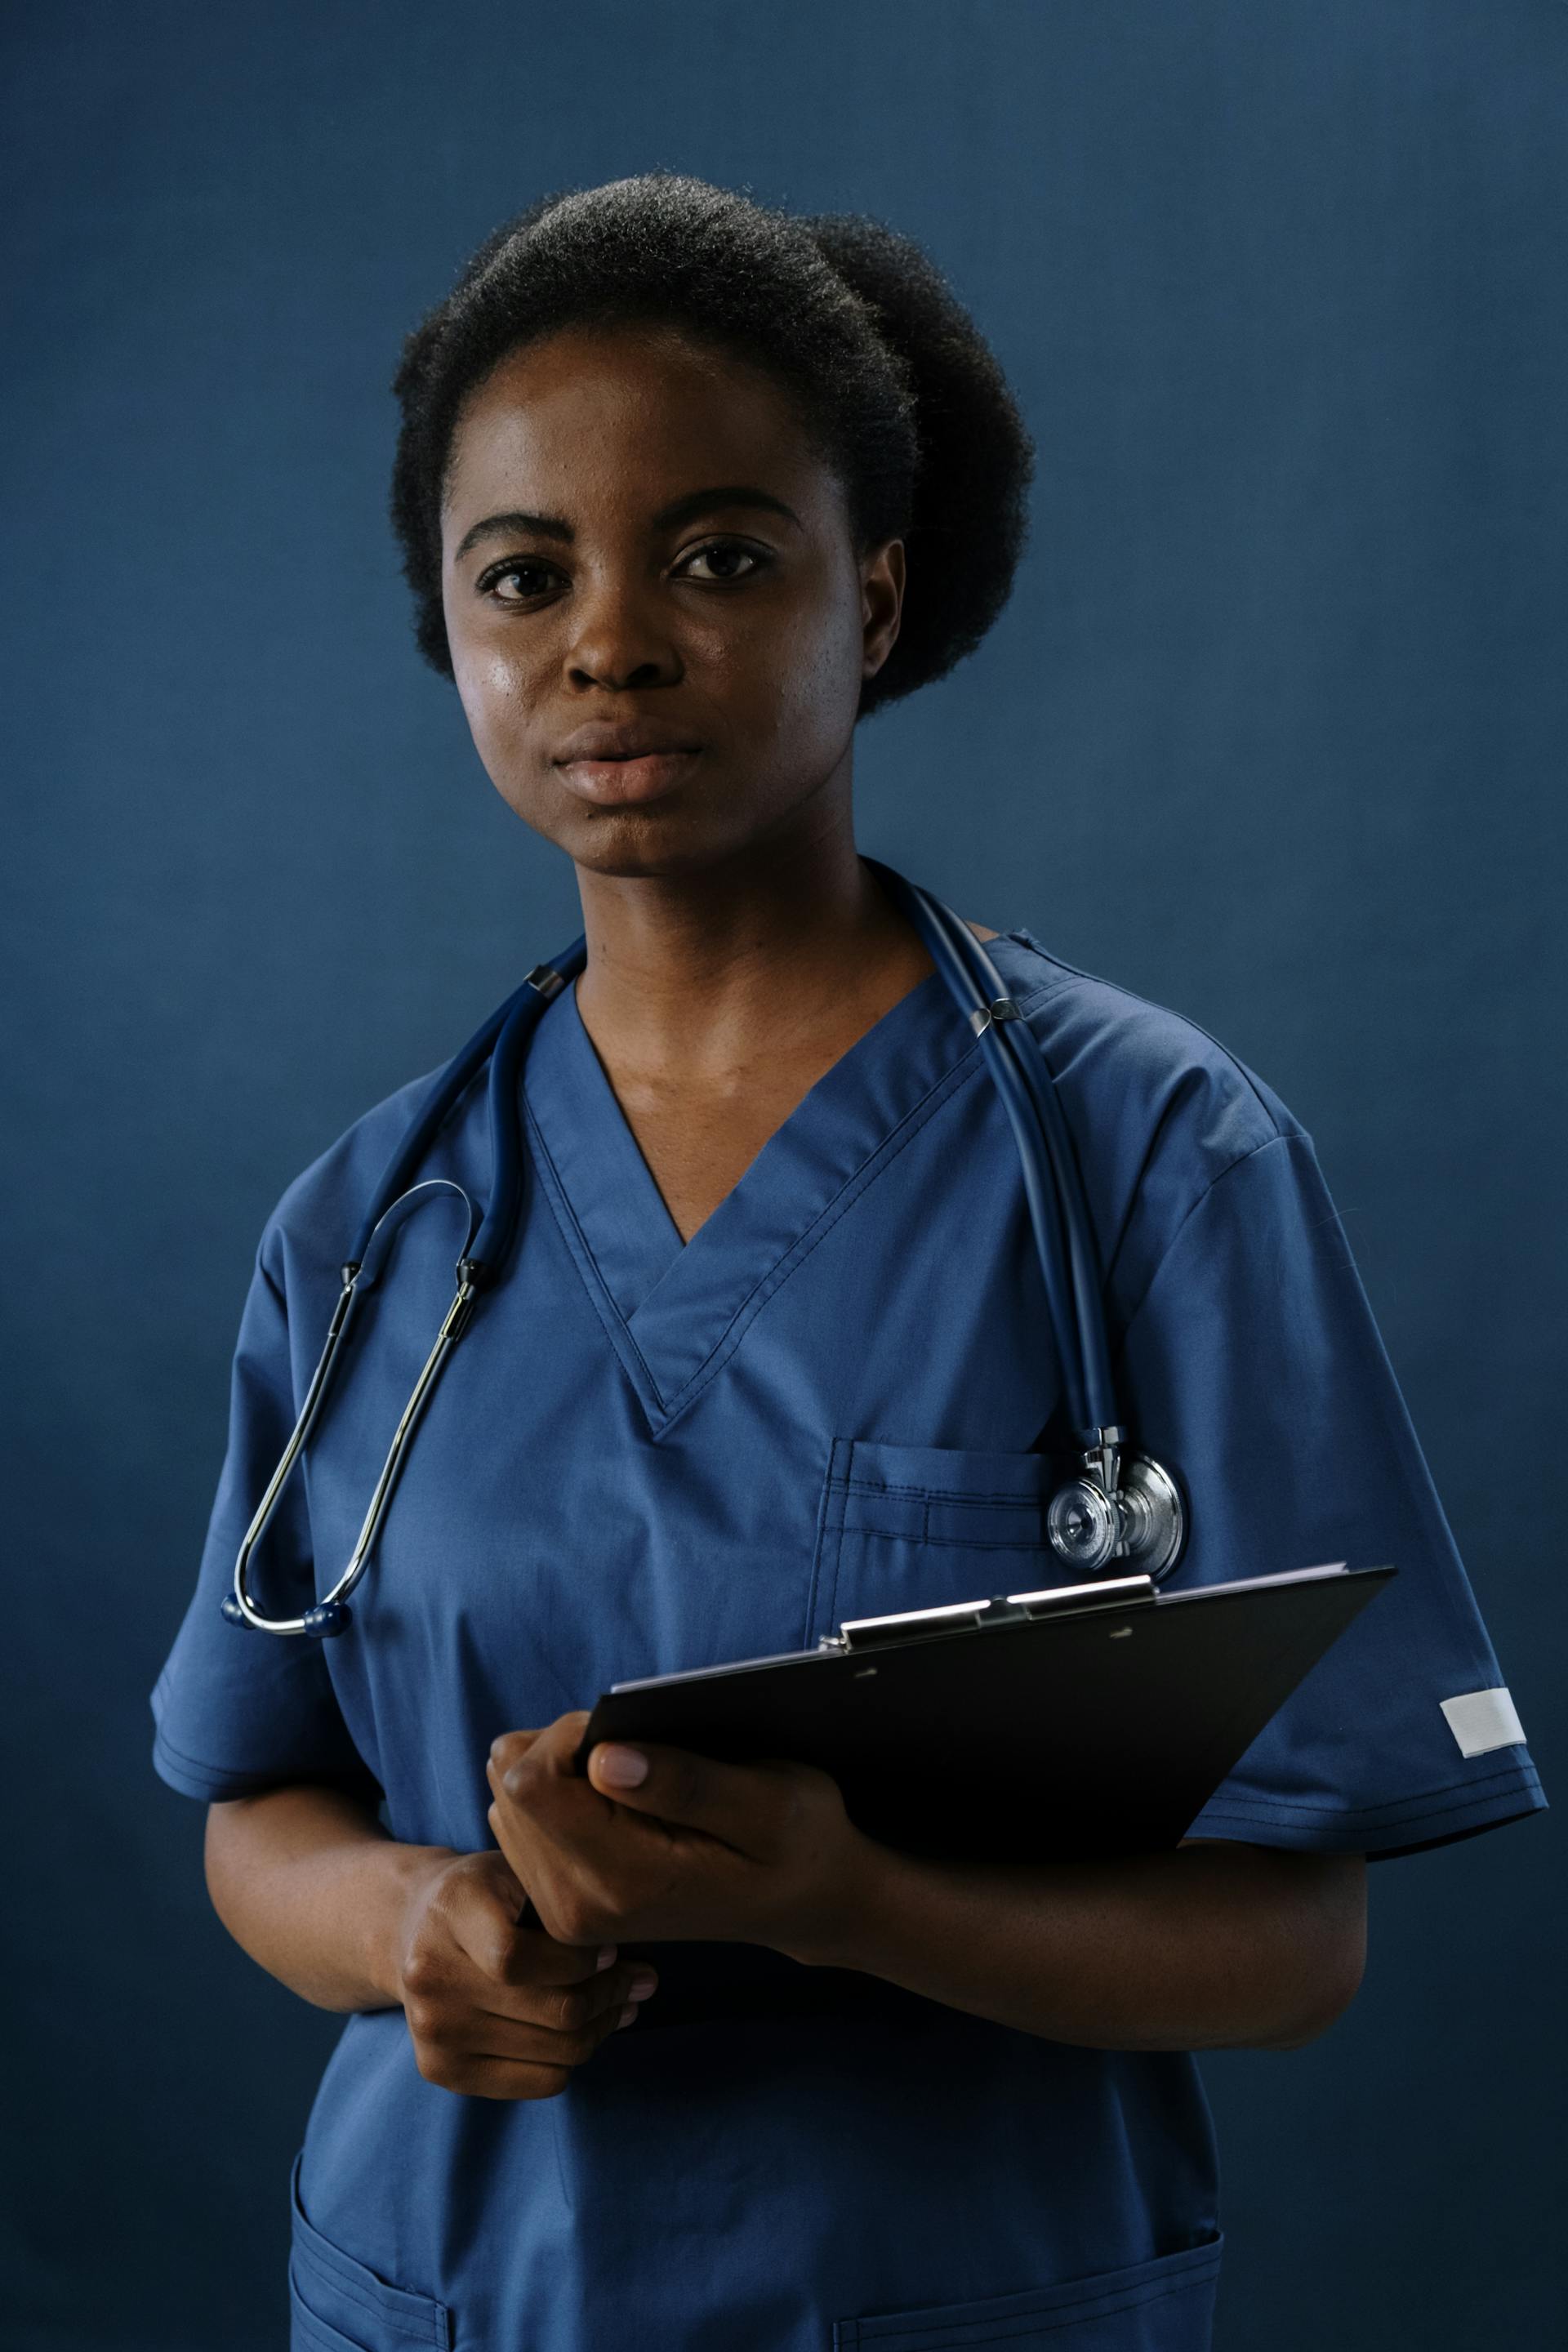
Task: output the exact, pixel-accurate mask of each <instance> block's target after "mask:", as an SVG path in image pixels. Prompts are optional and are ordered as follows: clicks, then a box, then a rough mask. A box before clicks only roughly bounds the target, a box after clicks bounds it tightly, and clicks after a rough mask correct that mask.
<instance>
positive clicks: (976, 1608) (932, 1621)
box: [816, 1576, 1154, 1652]
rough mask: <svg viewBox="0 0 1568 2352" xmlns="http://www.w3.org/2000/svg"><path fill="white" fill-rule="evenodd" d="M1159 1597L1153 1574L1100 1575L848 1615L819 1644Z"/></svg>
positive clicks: (1032, 1619) (979, 1626) (920, 1635)
mask: <svg viewBox="0 0 1568 2352" xmlns="http://www.w3.org/2000/svg"><path fill="white" fill-rule="evenodd" d="M1153 1599H1154V1580H1153V1579H1152V1577H1148V1576H1116V1577H1106V1578H1101V1579H1097V1580H1096V1581H1095V1582H1094V1583H1093V1584H1057V1585H1051V1586H1048V1587H1047V1590H1046V1591H1044V1592H998V1593H994V1594H993V1596H992V1598H991V1599H990V1600H989V1601H947V1602H945V1603H944V1604H943V1605H942V1607H941V1608H940V1609H900V1610H899V1611H898V1612H896V1613H895V1614H894V1615H892V1616H890V1617H847V1618H846V1619H845V1620H844V1622H843V1623H842V1624H841V1625H840V1626H839V1628H838V1631H837V1633H824V1634H823V1636H822V1638H821V1640H820V1641H819V1642H818V1643H817V1645H816V1646H817V1648H818V1649H819V1650H838V1651H845V1652H847V1651H851V1650H854V1651H860V1650H871V1649H875V1648H876V1647H877V1646H878V1645H879V1643H888V1642H908V1641H917V1642H918V1641H921V1640H924V1639H925V1638H926V1637H928V1636H929V1635H931V1634H933V1633H985V1632H987V1631H988V1630H989V1629H990V1628H991V1627H993V1626H995V1625H1022V1624H1029V1623H1037V1622H1039V1620H1040V1619H1041V1618H1045V1617H1079V1616H1088V1615H1096V1616H1098V1615H1100V1613H1101V1612H1104V1611H1106V1610H1114V1611H1117V1612H1121V1613H1122V1614H1125V1612H1127V1610H1129V1609H1130V1608H1131V1609H1137V1608H1142V1607H1146V1606H1147V1605H1148V1604H1149V1603H1151V1602H1152V1601H1153Z"/></svg>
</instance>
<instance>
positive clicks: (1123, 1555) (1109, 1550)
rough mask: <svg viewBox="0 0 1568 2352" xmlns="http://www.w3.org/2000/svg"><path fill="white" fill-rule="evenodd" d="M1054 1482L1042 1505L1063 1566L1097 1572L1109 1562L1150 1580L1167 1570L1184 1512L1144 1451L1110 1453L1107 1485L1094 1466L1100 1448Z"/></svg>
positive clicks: (1177, 1552)
mask: <svg viewBox="0 0 1568 2352" xmlns="http://www.w3.org/2000/svg"><path fill="white" fill-rule="evenodd" d="M1107 1451H1111V1449H1101V1450H1100V1454H1098V1455H1097V1456H1095V1457H1093V1458H1094V1459H1095V1461H1096V1465H1097V1467H1096V1471H1094V1472H1090V1471H1089V1470H1087V1469H1086V1470H1085V1471H1084V1472H1082V1474H1081V1475H1079V1476H1078V1477H1076V1478H1069V1479H1068V1482H1067V1484H1066V1485H1065V1486H1058V1488H1057V1491H1056V1493H1055V1494H1054V1495H1053V1496H1051V1499H1050V1501H1049V1503H1048V1504H1047V1507H1046V1535H1047V1540H1048V1542H1049V1544H1050V1547H1051V1549H1052V1550H1053V1551H1054V1552H1055V1553H1056V1555H1057V1558H1058V1559H1059V1560H1061V1561H1062V1562H1063V1563H1064V1565H1065V1566H1067V1567H1068V1568H1071V1569H1074V1570H1077V1571H1078V1572H1079V1574H1080V1575H1087V1576H1097V1575H1098V1574H1099V1573H1100V1570H1101V1569H1105V1568H1110V1566H1112V1564H1114V1565H1115V1566H1117V1567H1118V1568H1123V1567H1124V1568H1125V1570H1127V1572H1128V1573H1130V1574H1132V1575H1136V1576H1148V1577H1152V1578H1154V1579H1155V1580H1158V1579H1159V1578H1160V1577H1162V1576H1165V1575H1167V1574H1169V1572H1170V1570H1172V1569H1173V1568H1174V1566H1175V1564H1176V1561H1177V1559H1179V1558H1180V1556H1181V1549H1182V1545H1183V1542H1184V1539H1185V1537H1186V1513H1185V1511H1184V1509H1183V1507H1182V1498H1181V1496H1180V1494H1179V1493H1178V1492H1177V1489H1176V1484H1175V1481H1174V1479H1173V1477H1172V1476H1171V1475H1170V1473H1169V1471H1167V1470H1165V1469H1163V1467H1162V1466H1161V1465H1160V1464H1159V1463H1158V1462H1155V1461H1153V1460H1152V1458H1151V1457H1150V1456H1149V1455H1148V1454H1126V1455H1124V1456H1121V1457H1120V1458H1117V1457H1116V1456H1115V1455H1114V1453H1113V1455H1112V1460H1113V1466H1112V1469H1111V1483H1110V1486H1109V1487H1108V1486H1107V1484H1106V1482H1105V1480H1104V1478H1103V1476H1102V1475H1100V1474H1099V1471H1098V1464H1099V1462H1100V1460H1101V1459H1103V1455H1104V1453H1105V1452H1107Z"/></svg>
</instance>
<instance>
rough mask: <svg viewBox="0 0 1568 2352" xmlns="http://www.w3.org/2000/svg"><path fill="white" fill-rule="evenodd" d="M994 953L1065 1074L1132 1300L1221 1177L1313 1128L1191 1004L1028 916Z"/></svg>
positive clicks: (1124, 1291) (1089, 1185)
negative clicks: (1086, 956) (1129, 981)
mask: <svg viewBox="0 0 1568 2352" xmlns="http://www.w3.org/2000/svg"><path fill="white" fill-rule="evenodd" d="M986 952H987V953H988V954H989V955H990V957H991V958H992V961H994V963H995V965H996V967H997V969H998V971H1000V972H1001V973H1002V975H1003V977H1004V979H1005V981H1006V982H1007V984H1008V987H1009V989H1010V991H1011V992H1012V993H1013V995H1014V997H1015V999H1016V1002H1017V1003H1018V1006H1019V1009H1020V1011H1021V1012H1022V1013H1023V1016H1024V1018H1025V1019H1026V1021H1027V1023H1028V1024H1029V1027H1030V1029H1031V1030H1032V1031H1033V1032H1034V1034H1035V1036H1036V1037H1037V1040H1038V1042H1039V1045H1040V1048H1041V1051H1042V1053H1043V1054H1044V1055H1045V1058H1046V1062H1047V1066H1048V1067H1049V1069H1050V1072H1051V1076H1052V1077H1053V1079H1054V1080H1055V1082H1056V1087H1057V1094H1058V1100H1059V1101H1060V1103H1061V1105H1062V1108H1063V1111H1064V1114H1065V1115H1066V1118H1067V1119H1068V1126H1069V1128H1070V1129H1071V1130H1072V1134H1073V1139H1074V1143H1075V1146H1076V1148H1077V1151H1078V1156H1079V1165H1080V1168H1081V1171H1082V1174H1083V1180H1084V1185H1085V1191H1086V1193H1087V1196H1088V1199H1089V1205H1090V1213H1091V1215H1092V1216H1093V1218H1094V1222H1095V1224H1096V1227H1097V1229H1098V1233H1099V1237H1100V1247H1101V1251H1102V1253H1103V1258H1104V1262H1105V1264H1106V1265H1107V1266H1108V1268H1109V1269H1110V1274H1111V1280H1112V1288H1113V1291H1114V1292H1115V1293H1116V1294H1117V1295H1118V1296H1120V1297H1122V1298H1124V1299H1125V1300H1126V1301H1127V1302H1129V1303H1131V1301H1134V1300H1136V1298H1137V1297H1139V1296H1140V1295H1141V1293H1142V1288H1143V1287H1144V1286H1145V1284H1146V1283H1147V1281H1148V1279H1149V1276H1150V1275H1151V1273H1152V1268H1153V1267H1154V1265H1157V1264H1158V1262H1159V1260H1160V1258H1161V1257H1162V1255H1163V1253H1164V1252H1165V1251H1166V1249H1168V1248H1169V1246H1170V1244H1171V1243H1172V1242H1173V1239H1174V1237H1175V1235H1176V1234H1178V1233H1179V1232H1180V1231H1181V1230H1182V1228H1183V1226H1184V1223H1186V1221H1187V1219H1188V1218H1189V1217H1190V1216H1191V1215H1192V1213H1193V1212H1194V1209H1196V1208H1197V1206H1198V1205H1199V1203H1200V1202H1203V1201H1204V1200H1205V1197H1206V1196H1207V1195H1208V1194H1209V1193H1210V1192H1212V1191H1213V1190H1214V1188H1215V1186H1216V1185H1218V1184H1219V1183H1220V1181H1221V1179H1222V1178H1225V1177H1227V1176H1229V1175H1230V1174H1231V1171H1233V1170H1235V1171H1240V1170H1241V1169H1242V1168H1243V1167H1244V1166H1246V1165H1247V1163H1252V1164H1254V1165H1257V1166H1262V1165H1264V1164H1266V1162H1265V1159H1264V1157H1263V1156H1264V1155H1267V1158H1268V1160H1272V1159H1273V1158H1276V1157H1278V1156H1279V1155H1278V1153H1269V1152H1268V1147H1269V1146H1270V1145H1274V1146H1284V1147H1286V1149H1287V1156H1288V1157H1289V1158H1291V1159H1295V1158H1296V1157H1297V1156H1298V1150H1299V1151H1300V1154H1303V1155H1304V1156H1305V1157H1306V1158H1307V1159H1309V1160H1310V1158H1311V1156H1312V1151H1311V1141H1310V1137H1309V1136H1308V1135H1307V1133H1306V1130H1305V1129H1304V1128H1303V1127H1302V1126H1301V1124H1300V1120H1299V1119H1297V1118H1295V1116H1294V1115H1293V1113H1292V1112H1291V1111H1290V1110H1289V1108H1288V1107H1287V1105H1286V1104H1285V1103H1284V1102H1283V1101H1282V1100H1281V1099H1280V1097H1279V1095H1278V1094H1277V1093H1276V1092H1275V1091H1274V1089H1273V1087H1270V1086H1269V1085H1268V1084H1267V1082H1266V1081H1265V1080H1264V1079H1263V1078H1261V1077H1259V1076H1258V1073H1257V1072H1256V1071H1255V1070H1253V1069H1251V1068H1249V1067H1248V1066H1247V1064H1246V1063H1245V1062H1244V1061H1243V1060H1242V1059H1241V1058H1240V1056H1239V1055H1237V1054H1235V1053H1233V1052H1232V1051H1231V1050H1230V1048H1229V1047H1228V1046H1226V1045H1222V1044H1221V1043H1220V1041H1219V1040H1218V1039H1217V1038H1216V1037H1213V1036H1211V1035H1210V1034H1209V1033H1208V1031H1207V1030H1206V1029H1205V1028H1203V1027H1202V1026H1201V1025H1200V1024H1198V1023H1197V1022H1195V1021H1194V1020H1191V1019H1189V1018H1188V1016H1187V1015H1186V1014H1184V1013H1177V1012H1174V1011H1173V1010H1172V1008H1171V1007H1170V1006H1169V1005H1165V1004H1159V1003H1154V1002H1153V1001H1152V1000H1151V999H1150V998H1148V997H1144V996H1140V995H1138V994H1136V993H1135V992H1133V991H1132V990H1131V989H1129V988H1123V987H1121V986H1120V985H1119V984H1118V983H1117V982H1114V981H1110V980H1105V979H1101V978H1100V976H1099V975H1098V974H1096V973H1093V972H1088V971H1080V970H1079V968H1078V967H1077V966H1076V965H1074V964H1069V963H1067V962H1065V961H1063V960H1062V958H1060V957H1059V956H1057V955H1054V954H1052V953H1051V951H1050V950H1048V949H1047V948H1046V947H1044V946H1043V945H1042V944H1041V942H1040V940H1038V939H1037V938H1036V936H1035V934H1034V933H1033V932H1032V931H1029V930H1027V929H1023V928H1019V929H1014V930H1012V931H1007V932H1004V933H1003V934H1002V935H1001V937H1000V938H999V939H997V940H994V941H993V942H991V943H990V944H989V945H988V946H987V949H986ZM1291 1146H1295V1147H1297V1150H1291V1149H1289V1147H1291ZM1237 1181H1239V1179H1238V1180H1237ZM1226 1189H1227V1191H1228V1189H1229V1188H1226Z"/></svg>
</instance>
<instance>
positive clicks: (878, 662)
mask: <svg viewBox="0 0 1568 2352" xmlns="http://www.w3.org/2000/svg"><path fill="white" fill-rule="evenodd" d="M903 609H904V542H903V541H902V540H901V539H889V540H884V541H883V542H882V544H881V546H880V547H874V548H873V549H872V550H871V551H870V553H869V554H868V556H867V557H866V558H865V560H864V562H862V563H861V566H860V621H861V629H862V635H863V647H862V658H861V667H860V675H861V677H876V675H877V672H878V671H879V669H880V668H881V667H882V664H883V663H884V662H885V661H886V660H887V658H888V656H889V654H890V653H891V652H892V650H893V647H894V646H895V645H896V644H897V643H898V638H899V625H900V620H901V618H902V615H903Z"/></svg>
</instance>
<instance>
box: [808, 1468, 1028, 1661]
mask: <svg viewBox="0 0 1568 2352" xmlns="http://www.w3.org/2000/svg"><path fill="white" fill-rule="evenodd" d="M1059 1475H1060V1472H1059V1469H1058V1467H1057V1466H1056V1465H1054V1464H1053V1463H1052V1460H1051V1457H1050V1456H1049V1455H1048V1454H1001V1453H990V1452H980V1451H975V1450H973V1449H971V1448H969V1447H965V1446H947V1445H883V1444H877V1443H874V1442H872V1441H869V1440H867V1439H864V1438H836V1439H835V1440H834V1444H833V1450H832V1454H831V1456H830V1458H829V1462H828V1466H827V1475H826V1480H825V1481H824V1486H823V1495H822V1509H821V1514H820V1517H819V1521H818V1532H817V1545H816V1561H815V1564H814V1572H813V1576H812V1585H811V1601H810V1606H809V1608H808V1611H807V1626H806V1640H807V1643H808V1644H809V1643H816V1642H817V1641H818V1640H820V1638H821V1637H822V1635H823V1634H824V1633H835V1632H836V1631H837V1628H838V1626H839V1625H840V1624H841V1623H842V1622H843V1621H844V1619H845V1618H846V1617H881V1616H888V1615H890V1614H892V1612H894V1611H896V1610H900V1609H934V1608H937V1607H940V1606H941V1605H942V1603H943V1602H945V1601H984V1600H988V1599H989V1598H990V1596H991V1595H992V1594H993V1593H996V1592H1026V1591H1039V1590H1040V1589H1041V1588H1042V1587H1044V1586H1046V1585H1048V1584H1064V1583H1067V1582H1069V1581H1070V1579H1069V1578H1068V1576H1067V1574H1066V1573H1065V1571H1064V1570H1063V1568H1062V1566H1061V1563H1060V1562H1059V1561H1058V1559H1057V1557H1056V1554H1055V1553H1054V1552H1053V1551H1052V1550H1051V1549H1050V1547H1049V1545H1048V1543H1047V1538H1046V1505H1047V1502H1048V1501H1049V1499H1050V1496H1051V1494H1052V1491H1053V1489H1054V1487H1055V1486H1056V1483H1057V1480H1058V1477H1059Z"/></svg>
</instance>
